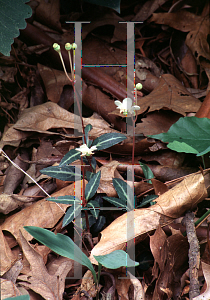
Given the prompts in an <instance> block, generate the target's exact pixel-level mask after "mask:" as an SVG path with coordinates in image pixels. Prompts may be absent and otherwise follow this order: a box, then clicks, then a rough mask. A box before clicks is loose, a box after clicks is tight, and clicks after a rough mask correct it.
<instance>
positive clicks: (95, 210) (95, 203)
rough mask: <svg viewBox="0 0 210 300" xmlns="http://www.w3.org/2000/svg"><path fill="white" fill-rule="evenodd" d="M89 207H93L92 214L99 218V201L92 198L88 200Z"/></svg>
mask: <svg viewBox="0 0 210 300" xmlns="http://www.w3.org/2000/svg"><path fill="white" fill-rule="evenodd" d="M87 207H89V208H91V209H90V212H91V214H92V215H93V216H94V217H95V218H96V219H98V216H99V213H100V206H99V203H98V201H95V200H91V201H89V202H88V204H87Z"/></svg>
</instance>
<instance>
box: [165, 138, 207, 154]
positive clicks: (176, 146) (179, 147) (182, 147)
mask: <svg viewBox="0 0 210 300" xmlns="http://www.w3.org/2000/svg"><path fill="white" fill-rule="evenodd" d="M167 147H168V148H169V149H171V150H174V151H176V152H185V153H193V154H198V153H199V152H198V151H197V150H196V149H195V148H193V147H191V146H190V145H188V144H186V143H184V142H178V141H173V142H172V143H169V144H168V145H167ZM204 152H205V151H204ZM205 153H206V152H205Z"/></svg>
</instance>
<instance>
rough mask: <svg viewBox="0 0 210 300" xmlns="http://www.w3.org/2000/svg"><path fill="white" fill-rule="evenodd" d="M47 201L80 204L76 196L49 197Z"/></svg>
mask: <svg viewBox="0 0 210 300" xmlns="http://www.w3.org/2000/svg"><path fill="white" fill-rule="evenodd" d="M47 200H48V201H52V202H56V203H62V204H74V203H75V202H80V200H79V199H78V198H77V197H76V196H71V195H66V196H59V197H50V198H47Z"/></svg>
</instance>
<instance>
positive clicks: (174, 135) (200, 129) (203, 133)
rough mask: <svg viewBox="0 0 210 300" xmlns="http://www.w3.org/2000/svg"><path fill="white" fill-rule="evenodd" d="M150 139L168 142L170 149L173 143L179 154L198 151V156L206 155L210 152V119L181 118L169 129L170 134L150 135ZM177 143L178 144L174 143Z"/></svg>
mask: <svg viewBox="0 0 210 300" xmlns="http://www.w3.org/2000/svg"><path fill="white" fill-rule="evenodd" d="M149 137H152V138H155V139H159V140H161V141H163V142H168V143H169V144H168V147H169V148H170V147H171V144H170V143H173V144H172V148H173V150H175V151H177V152H185V153H196V151H197V153H198V154H197V155H201V154H202V155H204V154H206V153H207V152H209V150H210V119H208V118H197V117H184V118H180V119H179V120H178V121H177V122H176V123H175V124H173V125H172V126H171V127H170V128H169V130H168V132H165V133H160V134H156V135H149ZM175 141H177V142H178V143H174V142H175ZM186 144H187V145H188V146H189V147H188V148H187V147H186ZM188 151H189V152H188Z"/></svg>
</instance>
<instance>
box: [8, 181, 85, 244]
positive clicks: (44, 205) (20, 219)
mask: <svg viewBox="0 0 210 300" xmlns="http://www.w3.org/2000/svg"><path fill="white" fill-rule="evenodd" d="M79 192H80V191H79ZM75 193H76V196H77V197H78V198H80V197H81V195H80V194H78V190H77V189H76V191H75ZM63 195H74V184H71V185H69V186H67V187H65V188H63V189H62V190H60V191H58V192H55V193H54V194H52V195H51V196H52V197H58V196H63ZM59 206H60V207H61V208H62V209H63V210H62V209H61V208H60V207H59ZM59 206H58V205H57V204H56V203H54V202H50V201H47V200H40V201H38V202H36V203H34V204H32V205H31V206H29V207H26V208H24V209H23V210H21V211H19V212H17V213H16V214H14V215H12V216H10V217H9V218H7V219H6V221H5V222H4V223H3V224H2V230H7V231H9V232H10V233H11V234H12V235H13V236H14V237H15V238H16V240H17V241H19V229H21V228H22V227H23V226H39V227H42V228H52V227H54V226H55V225H56V224H57V222H58V221H59V220H60V219H61V218H62V216H63V214H64V211H65V210H66V208H67V207H68V205H66V204H59ZM24 237H25V238H26V239H27V240H31V235H30V234H29V233H28V232H26V231H25V232H24Z"/></svg>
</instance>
